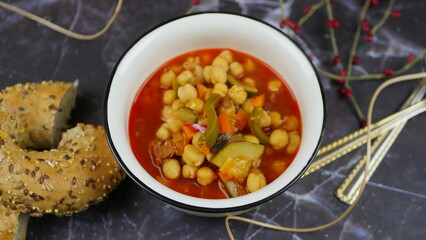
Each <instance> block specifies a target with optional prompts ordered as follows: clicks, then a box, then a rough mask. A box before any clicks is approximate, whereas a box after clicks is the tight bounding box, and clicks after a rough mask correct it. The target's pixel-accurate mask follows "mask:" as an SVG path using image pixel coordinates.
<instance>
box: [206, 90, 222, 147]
mask: <svg viewBox="0 0 426 240" xmlns="http://www.w3.org/2000/svg"><path fill="white" fill-rule="evenodd" d="M221 99H222V96H220V95H219V94H215V93H213V94H212V95H211V96H210V98H209V100H208V101H207V102H206V105H205V106H204V109H205V111H206V115H207V129H206V131H205V132H204V134H203V137H204V140H205V141H206V145H207V147H209V148H211V147H212V146H213V145H214V144H215V143H216V139H217V137H218V136H219V135H220V129H219V118H218V117H217V114H216V106H217V104H218V103H219V101H220V100H221Z"/></svg>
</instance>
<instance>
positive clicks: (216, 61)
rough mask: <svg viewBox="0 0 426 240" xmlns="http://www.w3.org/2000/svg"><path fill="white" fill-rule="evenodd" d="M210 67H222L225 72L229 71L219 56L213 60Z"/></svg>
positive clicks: (225, 62) (225, 61)
mask: <svg viewBox="0 0 426 240" xmlns="http://www.w3.org/2000/svg"><path fill="white" fill-rule="evenodd" d="M212 65H213V66H219V67H222V69H223V70H225V72H227V71H228V70H229V64H228V61H227V60H226V59H225V58H223V57H221V56H217V57H216V58H215V59H213V62H212Z"/></svg>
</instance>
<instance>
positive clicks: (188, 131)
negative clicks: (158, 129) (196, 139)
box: [182, 125, 197, 142]
mask: <svg viewBox="0 0 426 240" xmlns="http://www.w3.org/2000/svg"><path fill="white" fill-rule="evenodd" d="M182 131H183V133H184V134H185V136H186V140H187V141H188V142H189V141H191V139H192V137H193V136H194V135H195V134H196V133H197V131H196V130H194V129H192V128H191V127H188V126H185V125H183V126H182Z"/></svg>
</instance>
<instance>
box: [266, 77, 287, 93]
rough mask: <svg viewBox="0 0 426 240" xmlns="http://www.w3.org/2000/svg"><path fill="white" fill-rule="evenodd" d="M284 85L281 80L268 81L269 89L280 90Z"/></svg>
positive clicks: (272, 90)
mask: <svg viewBox="0 0 426 240" xmlns="http://www.w3.org/2000/svg"><path fill="white" fill-rule="evenodd" d="M282 85H283V84H282V82H281V81H280V80H274V81H270V82H269V83H268V90H269V91H271V92H278V91H279V90H280V88H281V86H282Z"/></svg>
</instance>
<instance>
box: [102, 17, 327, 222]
mask: <svg viewBox="0 0 426 240" xmlns="http://www.w3.org/2000/svg"><path fill="white" fill-rule="evenodd" d="M204 14H225V15H233V16H238V17H243V18H247V19H251V20H254V21H256V22H260V23H262V24H264V25H265V26H267V27H270V28H272V29H274V30H275V31H277V32H279V33H281V34H282V35H283V36H284V37H285V38H287V39H288V40H290V41H291V42H292V43H293V44H294V45H295V46H296V47H297V48H298V49H299V50H300V51H301V52H302V54H303V55H304V56H305V57H306V59H307V60H308V62H309V64H310V65H311V67H312V69H313V70H314V72H315V75H316V77H317V80H318V85H319V88H320V93H321V98H322V102H323V109H324V117H323V124H322V129H321V133H320V136H319V139H318V143H317V146H316V147H315V149H314V151H313V153H312V156H311V157H310V159H309V160H308V161H307V163H306V165H305V167H304V168H303V169H302V171H300V173H299V174H298V175H297V176H296V177H295V178H294V179H293V180H292V181H290V182H289V183H288V184H287V185H286V186H284V187H283V188H281V189H280V190H278V191H276V192H275V193H274V194H272V195H269V196H268V197H265V198H263V199H261V200H258V201H256V202H252V203H249V204H245V205H241V206H236V207H229V208H207V207H199V206H192V205H188V204H185V203H181V202H178V201H176V200H173V199H171V198H168V197H166V196H163V195H161V194H159V193H158V192H156V191H155V190H153V189H151V188H150V187H149V186H147V185H145V184H144V183H143V182H142V181H141V180H139V179H138V178H137V177H136V176H135V175H134V174H133V173H132V171H131V170H130V169H129V168H128V167H127V166H126V164H125V163H124V161H123V160H122V159H121V157H120V154H119V153H118V151H117V149H116V148H115V146H114V143H113V140H112V138H111V133H110V130H109V125H108V119H107V118H108V98H109V93H110V89H111V84H112V81H113V79H114V76H115V73H116V71H117V68H118V66H119V65H120V63H121V61H122V59H123V58H124V56H125V55H126V54H127V52H128V51H129V50H130V49H131V48H132V47H133V46H134V45H135V44H136V43H137V42H139V41H140V40H141V39H142V38H144V37H145V36H146V35H148V34H150V33H151V32H152V31H154V30H155V29H157V28H159V27H161V26H163V25H166V24H168V23H171V22H173V21H176V20H179V19H183V18H188V17H191V16H197V15H204ZM103 110H104V111H103V115H104V125H105V132H106V136H107V141H108V144H109V146H110V148H111V150H112V152H113V154H114V156H115V158H116V159H117V160H118V162H119V164H120V165H121V167H122V168H123V169H124V171H125V172H126V173H127V175H128V176H129V177H130V178H131V179H132V180H133V181H134V182H136V183H137V184H138V185H140V186H141V187H142V188H144V189H145V190H146V191H148V192H149V193H150V194H152V195H153V196H154V197H156V198H158V199H160V200H162V201H164V202H166V203H168V204H170V205H173V206H175V207H178V208H181V209H185V210H189V211H193V212H198V213H218V214H219V213H232V212H240V211H245V210H249V209H251V208H254V207H256V206H258V205H260V204H262V203H264V202H267V201H269V200H271V199H273V198H275V197H276V196H278V195H280V194H281V193H283V192H284V191H286V190H287V189H288V188H290V187H291V186H292V185H293V184H294V183H295V182H296V181H297V180H299V178H300V177H301V176H302V175H303V174H304V173H305V171H306V170H307V169H308V167H309V166H310V165H311V163H312V161H313V159H314V158H315V155H316V153H317V152H318V149H319V147H320V143H321V140H322V138H323V135H324V131H325V122H326V118H327V117H326V114H327V112H326V104H325V98H324V91H323V87H322V85H321V82H320V78H319V74H318V72H317V70H316V68H315V66H314V65H313V63H312V62H311V61H310V60H309V57H308V55H307V54H306V53H305V51H303V49H302V48H301V47H300V46H299V44H297V43H296V42H295V41H294V40H293V39H291V38H290V37H288V36H287V35H286V34H285V33H283V32H282V31H280V30H279V29H277V28H276V27H274V26H272V25H271V24H269V23H266V22H264V21H262V20H259V19H256V18H253V17H249V16H244V15H240V14H235V13H227V12H202V13H193V14H188V15H184V16H180V17H176V18H172V19H169V20H168V21H166V22H163V23H161V24H159V25H157V26H155V27H153V28H151V29H150V30H149V31H147V32H146V33H144V34H142V35H141V36H140V37H139V38H138V39H137V40H136V41H135V42H133V43H132V44H131V45H130V46H129V48H127V50H126V51H125V52H124V53H123V55H122V56H121V57H120V59H119V60H118V62H117V63H116V64H115V66H114V68H113V71H112V73H111V77H110V79H109V82H108V85H107V88H106V94H105V98H104V109H103Z"/></svg>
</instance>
